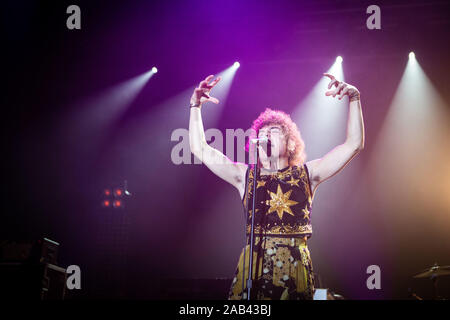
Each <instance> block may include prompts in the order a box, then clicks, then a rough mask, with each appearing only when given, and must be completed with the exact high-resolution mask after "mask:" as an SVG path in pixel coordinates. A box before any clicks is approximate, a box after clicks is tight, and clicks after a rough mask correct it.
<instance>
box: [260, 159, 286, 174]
mask: <svg viewBox="0 0 450 320" xmlns="http://www.w3.org/2000/svg"><path fill="white" fill-rule="evenodd" d="M261 166H262V168H261V169H262V170H265V171H277V170H280V169H284V168H286V167H287V166H289V159H288V158H286V157H281V158H276V159H274V158H269V159H265V160H261Z"/></svg>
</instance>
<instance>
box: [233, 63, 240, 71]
mask: <svg viewBox="0 0 450 320" xmlns="http://www.w3.org/2000/svg"><path fill="white" fill-rule="evenodd" d="M240 66H241V64H240V63H239V62H237V61H236V62H235V63H233V67H234V68H236V69H237V68H239V67H240Z"/></svg>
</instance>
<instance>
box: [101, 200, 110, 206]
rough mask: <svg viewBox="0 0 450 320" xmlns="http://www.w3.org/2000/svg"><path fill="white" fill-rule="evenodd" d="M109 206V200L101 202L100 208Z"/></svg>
mask: <svg viewBox="0 0 450 320" xmlns="http://www.w3.org/2000/svg"><path fill="white" fill-rule="evenodd" d="M110 205H111V202H109V200H103V202H102V206H103V207H105V208H106V207H109V206H110Z"/></svg>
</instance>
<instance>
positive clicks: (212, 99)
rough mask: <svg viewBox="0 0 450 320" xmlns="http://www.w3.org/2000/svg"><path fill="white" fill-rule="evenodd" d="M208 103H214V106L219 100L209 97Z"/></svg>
mask: <svg viewBox="0 0 450 320" xmlns="http://www.w3.org/2000/svg"><path fill="white" fill-rule="evenodd" d="M208 101H211V102H212V103H215V104H218V103H219V99H217V98H214V97H209V99H208Z"/></svg>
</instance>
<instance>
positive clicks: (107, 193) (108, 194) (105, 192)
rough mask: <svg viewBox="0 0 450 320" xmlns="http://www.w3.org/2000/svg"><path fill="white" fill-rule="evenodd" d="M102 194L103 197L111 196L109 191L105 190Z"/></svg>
mask: <svg viewBox="0 0 450 320" xmlns="http://www.w3.org/2000/svg"><path fill="white" fill-rule="evenodd" d="M103 194H104V195H105V196H110V195H111V190H109V189H105V190H103Z"/></svg>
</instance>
